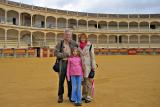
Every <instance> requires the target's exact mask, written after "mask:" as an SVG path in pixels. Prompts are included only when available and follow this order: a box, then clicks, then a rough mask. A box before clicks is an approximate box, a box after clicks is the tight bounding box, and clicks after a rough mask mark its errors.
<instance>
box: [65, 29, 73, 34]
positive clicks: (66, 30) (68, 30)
mask: <svg viewBox="0 0 160 107" xmlns="http://www.w3.org/2000/svg"><path fill="white" fill-rule="evenodd" d="M66 32H70V33H71V35H72V31H71V30H70V29H65V30H64V34H65V33H66Z"/></svg>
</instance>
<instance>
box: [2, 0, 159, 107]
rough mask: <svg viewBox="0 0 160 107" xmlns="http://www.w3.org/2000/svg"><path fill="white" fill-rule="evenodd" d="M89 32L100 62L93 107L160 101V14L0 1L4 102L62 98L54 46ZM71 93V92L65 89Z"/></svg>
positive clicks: (22, 105)
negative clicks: (65, 38) (69, 36)
mask: <svg viewBox="0 0 160 107" xmlns="http://www.w3.org/2000/svg"><path fill="white" fill-rule="evenodd" d="M66 28H68V29H70V30H71V31H73V40H75V41H77V42H78V37H79V34H81V33H85V34H87V36H88V39H89V40H90V41H91V42H92V43H93V45H94V47H95V54H96V61H97V64H98V65H99V67H98V69H97V71H96V77H95V96H94V97H95V99H94V101H93V102H92V103H90V104H83V106H84V107H85V106H90V107H97V106H99V107H104V106H106V107H107V106H108V107H159V106H160V102H159V101H160V85H159V84H160V78H159V75H160V72H159V71H160V66H159V64H160V60H159V58H160V56H159V55H160V14H100V13H85V12H75V11H67V10H59V9H51V8H44V7H38V6H33V5H28V4H23V3H18V2H13V1H8V0H0V107H60V106H61V107H63V106H64V107H66V106H67V107H69V106H73V105H72V104H71V103H69V101H68V99H67V97H66V96H67V95H66V96H65V101H64V103H63V104H58V103H57V86H58V85H57V84H58V81H57V80H58V76H57V74H56V73H55V72H54V71H53V70H52V65H53V63H54V62H55V57H54V54H53V51H54V47H55V45H56V44H57V42H59V41H60V40H61V39H62V37H63V31H64V29H66ZM65 94H66V93H65Z"/></svg>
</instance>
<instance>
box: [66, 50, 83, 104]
mask: <svg viewBox="0 0 160 107" xmlns="http://www.w3.org/2000/svg"><path fill="white" fill-rule="evenodd" d="M82 77H83V70H82V62H81V58H80V55H79V52H78V49H77V48H73V50H72V55H71V57H70V58H69V59H68V65H67V79H68V81H70V80H71V83H72V94H71V100H72V101H73V102H74V103H75V105H76V106H81V105H82V93H81V83H82Z"/></svg>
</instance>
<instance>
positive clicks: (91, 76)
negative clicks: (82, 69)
mask: <svg viewBox="0 0 160 107" xmlns="http://www.w3.org/2000/svg"><path fill="white" fill-rule="evenodd" d="M94 75H95V71H93V70H92V69H91V71H90V73H89V76H88V78H91V79H92V78H94Z"/></svg>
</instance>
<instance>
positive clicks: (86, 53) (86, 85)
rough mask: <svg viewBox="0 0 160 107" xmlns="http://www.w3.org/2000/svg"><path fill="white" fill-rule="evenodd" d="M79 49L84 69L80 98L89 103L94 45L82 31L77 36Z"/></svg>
mask: <svg viewBox="0 0 160 107" xmlns="http://www.w3.org/2000/svg"><path fill="white" fill-rule="evenodd" d="M79 50H80V55H81V59H82V65H83V70H84V81H83V84H82V85H83V92H82V95H83V98H82V100H85V103H89V102H91V100H92V78H89V74H90V72H91V70H92V72H93V71H95V68H96V62H95V54H94V47H93V45H92V44H91V42H89V41H88V38H87V35H86V34H84V33H83V34H81V35H80V37H79Z"/></svg>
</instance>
